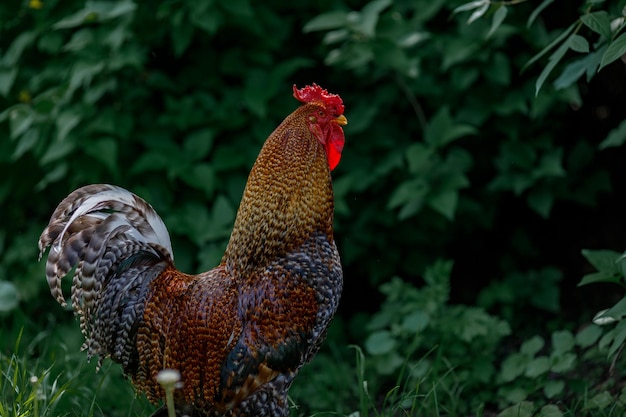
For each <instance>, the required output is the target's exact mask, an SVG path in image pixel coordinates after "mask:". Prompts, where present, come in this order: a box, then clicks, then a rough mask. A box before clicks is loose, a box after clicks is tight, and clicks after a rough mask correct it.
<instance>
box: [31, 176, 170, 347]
mask: <svg viewBox="0 0 626 417" xmlns="http://www.w3.org/2000/svg"><path fill="white" fill-rule="evenodd" d="M48 247H50V252H49V254H48V260H47V262H46V278H47V280H48V285H49V286H50V292H51V293H52V295H53V296H54V297H55V298H56V300H57V301H58V302H59V303H60V304H61V305H65V304H66V302H65V297H64V295H63V291H62V288H61V280H62V279H63V277H65V276H66V275H67V274H68V273H69V272H70V271H71V270H72V268H74V267H76V270H75V272H74V277H73V281H72V291H71V301H72V307H73V309H74V311H75V312H76V313H77V314H78V315H79V317H80V324H81V330H82V331H83V334H84V335H85V336H86V338H87V341H86V347H87V349H88V350H89V352H90V354H92V353H102V352H103V348H105V349H106V350H105V351H106V352H109V353H111V354H113V356H115V355H117V354H119V357H120V358H121V357H122V356H124V354H123V352H127V351H128V347H125V346H123V345H119V343H117V342H114V341H115V340H116V338H117V336H115V335H113V334H112V333H111V332H110V331H105V330H98V329H99V328H100V327H103V328H104V327H106V326H99V324H103V323H105V322H103V320H106V319H107V318H111V317H109V316H110V315H111V314H118V313H120V312H124V311H126V310H128V309H129V308H130V307H129V306H130V305H134V303H133V302H130V303H129V304H128V303H127V304H125V303H126V302H127V301H128V300H130V299H132V295H131V294H134V295H135V296H139V297H140V298H141V295H142V294H144V295H145V288H146V286H147V285H148V284H149V282H150V281H151V280H152V279H153V278H154V276H152V275H153V271H158V272H160V271H161V270H162V269H163V267H160V266H158V265H167V264H171V263H173V255H172V246H171V243H170V238H169V234H168V232H167V228H166V227H165V224H164V223H163V221H162V220H161V218H160V217H159V215H158V214H157V213H156V212H155V211H154V209H153V208H152V207H151V206H150V205H149V204H148V203H146V202H145V201H144V200H143V199H141V198H139V197H137V196H136V195H135V194H133V193H131V192H129V191H127V190H125V189H123V188H120V187H116V186H113V185H106V184H96V185H88V186H85V187H82V188H80V189H78V190H76V191H74V192H72V193H71V194H70V195H69V196H67V197H66V198H65V199H64V200H63V201H62V202H61V203H60V204H59V206H58V207H57V209H56V210H55V211H54V213H53V214H52V217H51V218H50V223H49V224H48V226H47V227H46V229H45V230H44V231H43V233H42V235H41V237H40V239H39V250H40V253H39V258H40V259H41V257H42V255H43V253H44V251H45V250H46V249H47V248H48ZM157 275H158V274H157ZM116 289H117V290H118V291H117V292H115V291H116ZM120 289H122V290H121V291H119V290H120ZM127 291H128V292H127ZM112 292H113V293H112ZM125 296H126V297H127V299H123V298H124V297H125ZM101 300H102V301H101ZM108 303H111V304H108ZM136 307H137V306H135V307H133V308H131V309H130V310H132V311H130V310H128V314H127V315H124V314H120V315H119V317H117V319H116V321H114V323H115V324H116V326H117V327H116V326H111V327H114V328H115V329H114V330H115V331H116V332H117V333H119V334H130V333H132V329H131V327H132V326H133V324H132V322H131V321H130V319H129V320H128V322H127V318H128V317H136V316H137V313H138V312H139V311H138V309H137V308H136ZM108 324H110V322H109V323H108ZM114 345H115V347H114V348H113V351H111V349H110V348H112V347H113V346H114ZM118 345H119V346H118ZM126 356H127V355H126Z"/></svg>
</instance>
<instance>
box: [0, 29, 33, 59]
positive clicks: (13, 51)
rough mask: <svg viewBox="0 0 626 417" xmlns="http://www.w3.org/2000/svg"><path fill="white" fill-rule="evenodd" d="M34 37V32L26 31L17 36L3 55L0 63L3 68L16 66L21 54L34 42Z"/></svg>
mask: <svg viewBox="0 0 626 417" xmlns="http://www.w3.org/2000/svg"><path fill="white" fill-rule="evenodd" d="M36 37H37V33H36V32H35V31H26V32H22V33H20V34H19V35H17V36H16V37H15V39H13V42H11V46H9V47H8V49H7V50H6V51H5V52H4V53H3V56H2V61H1V62H2V64H3V66H4V67H7V68H11V67H14V66H17V62H18V61H19V59H20V57H21V56H22V53H23V52H24V50H25V49H26V48H28V47H29V46H30V45H31V44H32V43H33V42H34V40H35V39H36Z"/></svg>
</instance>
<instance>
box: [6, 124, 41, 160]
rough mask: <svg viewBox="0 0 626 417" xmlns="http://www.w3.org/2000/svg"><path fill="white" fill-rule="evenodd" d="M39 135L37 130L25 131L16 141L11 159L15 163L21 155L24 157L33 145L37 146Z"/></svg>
mask: <svg viewBox="0 0 626 417" xmlns="http://www.w3.org/2000/svg"><path fill="white" fill-rule="evenodd" d="M39 133H40V131H39V129H29V130H27V131H26V133H24V134H23V135H22V136H21V137H20V138H19V139H18V140H17V146H16V147H15V150H14V151H13V154H12V155H11V159H12V160H14V161H15V160H17V159H19V158H20V157H21V156H22V155H24V154H25V153H26V152H28V151H29V150H31V149H32V148H34V147H35V145H36V144H37V141H38V140H39Z"/></svg>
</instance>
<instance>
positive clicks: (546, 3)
mask: <svg viewBox="0 0 626 417" xmlns="http://www.w3.org/2000/svg"><path fill="white" fill-rule="evenodd" d="M553 2H554V0H543V1H542V2H541V4H540V5H539V6H537V8H536V9H535V10H533V12H532V13H531V14H530V16H528V21H527V22H526V27H527V28H529V27H530V26H532V24H533V22H534V21H535V19H537V17H538V16H539V14H541V12H542V11H543V10H544V9H545V8H546V7H548V6H549V5H550V4H552V3H553Z"/></svg>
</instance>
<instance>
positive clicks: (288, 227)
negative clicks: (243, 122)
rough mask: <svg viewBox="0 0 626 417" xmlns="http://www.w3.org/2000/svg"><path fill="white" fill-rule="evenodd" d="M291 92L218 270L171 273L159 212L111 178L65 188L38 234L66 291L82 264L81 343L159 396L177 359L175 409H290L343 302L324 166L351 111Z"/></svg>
mask: <svg viewBox="0 0 626 417" xmlns="http://www.w3.org/2000/svg"><path fill="white" fill-rule="evenodd" d="M294 91H295V96H296V98H298V99H299V100H301V101H303V103H304V104H303V105H302V106H300V107H299V108H298V109H296V110H295V111H294V112H293V113H292V114H291V115H289V116H288V117H287V118H286V119H285V120H284V121H283V122H282V123H281V124H280V126H278V128H276V130H275V131H274V132H273V133H272V134H271V135H270V136H269V138H268V139H267V141H266V143H265V145H264V146H263V149H262V150H261V152H260V154H259V157H258V158H257V161H256V162H255V164H254V167H253V168H252V170H251V172H250V176H249V178H248V183H247V185H246V188H245V191H244V195H243V198H242V201H241V205H240V207H239V211H238V213H237V218H236V220H235V225H234V228H233V232H232V234H231V239H230V241H229V243H228V246H227V249H226V252H225V253H224V256H223V258H222V261H221V263H220V265H218V266H217V267H216V268H214V269H212V270H210V271H207V272H205V273H202V274H198V275H189V274H185V273H182V272H180V271H178V270H177V269H176V268H175V266H174V260H173V259H174V258H173V254H172V248H171V244H170V239H169V235H168V233H167V229H166V228H165V225H164V224H163V222H162V221H161V219H160V217H159V216H158V215H157V214H156V212H155V211H154V210H153V209H152V207H151V206H150V205H149V204H147V203H146V202H145V201H144V200H142V199H141V198H139V197H137V196H136V195H134V194H132V193H130V192H128V191H126V190H124V189H122V188H119V187H116V186H111V185H104V184H97V185H89V186H86V187H83V188H81V189H78V190H76V191H74V192H73V193H71V194H70V195H69V196H68V197H67V198H65V199H64V200H63V201H62V202H61V203H60V204H59V207H58V208H57V209H56V210H55V212H54V213H53V215H52V218H51V219H50V224H49V225H48V227H47V228H46V229H45V230H44V232H43V233H42V235H41V238H40V241H39V247H40V250H41V252H42V253H43V251H44V250H45V249H46V248H48V247H50V248H51V249H50V252H49V255H48V260H47V264H46V276H47V279H48V283H49V284H50V288H51V292H52V294H53V295H54V296H55V298H56V299H57V300H58V301H59V302H61V303H64V302H65V300H64V296H63V294H62V291H61V279H62V278H63V277H64V276H65V275H66V274H67V273H68V272H69V271H70V270H71V269H72V268H74V267H76V271H75V274H74V278H73V285H72V295H71V301H72V305H73V308H74V311H75V312H76V313H77V315H78V316H79V318H80V325H81V330H82V332H83V333H84V335H85V338H86V342H85V346H84V347H85V349H87V350H88V354H89V355H90V356H91V355H99V356H100V357H111V358H112V359H113V360H114V361H116V362H118V363H120V364H121V365H122V366H123V368H124V371H125V373H126V374H127V375H129V376H130V377H131V379H132V381H133V384H134V385H135V387H136V388H137V389H138V390H139V391H142V392H145V393H146V395H147V396H148V398H149V399H150V400H151V401H153V402H157V401H159V400H160V399H162V397H163V395H164V394H163V391H162V389H161V387H160V386H159V385H158V383H157V382H156V376H157V374H158V373H159V372H160V371H161V370H163V369H167V368H171V369H176V370H178V371H179V372H180V373H181V377H182V387H181V388H180V389H178V390H176V392H175V402H176V407H177V411H178V413H179V414H181V415H182V414H189V415H198V416H214V415H215V416H217V415H226V416H287V415H288V413H289V410H288V406H287V392H288V389H289V387H290V386H291V383H292V382H293V379H294V377H295V376H296V374H297V372H298V370H299V369H300V367H301V366H302V365H303V364H304V363H306V362H308V361H309V360H311V358H312V357H313V356H314V355H315V353H316V352H317V350H318V349H319V346H320V344H321V342H322V341H323V339H324V335H325V330H326V327H327V326H328V324H329V322H330V320H331V318H332V316H333V315H334V313H335V311H336V309H337V305H338V302H339V297H340V293H341V287H342V271H341V264H340V260H339V255H338V252H337V248H336V246H335V242H334V238H333V204H334V203H333V192H332V183H331V177H330V169H329V167H330V168H333V167H334V165H336V163H337V162H338V160H339V156H340V152H341V148H343V131H342V130H341V126H342V125H344V124H345V123H346V119H345V117H344V116H343V114H342V113H343V104H342V103H341V99H340V98H339V97H338V96H335V95H332V94H328V92H326V90H323V89H321V88H320V87H318V86H316V85H313V86H309V87H305V88H304V89H301V90H295V89H294ZM158 413H159V412H157V414H158Z"/></svg>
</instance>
